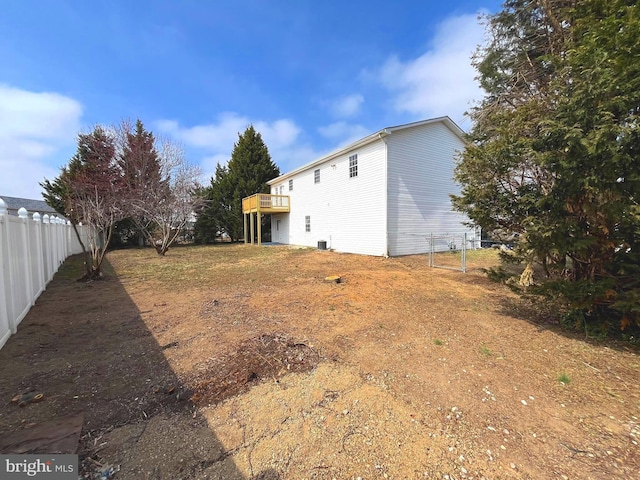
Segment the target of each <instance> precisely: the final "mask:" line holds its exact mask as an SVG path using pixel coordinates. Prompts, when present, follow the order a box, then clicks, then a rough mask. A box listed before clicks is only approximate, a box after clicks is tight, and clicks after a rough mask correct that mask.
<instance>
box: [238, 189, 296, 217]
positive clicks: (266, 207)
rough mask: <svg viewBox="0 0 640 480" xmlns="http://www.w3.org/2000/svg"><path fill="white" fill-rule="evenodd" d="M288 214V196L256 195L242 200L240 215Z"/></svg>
mask: <svg viewBox="0 0 640 480" xmlns="http://www.w3.org/2000/svg"><path fill="white" fill-rule="evenodd" d="M252 212H260V213H288V212H289V196H288V195H271V194H268V193H256V194H255V195H251V196H250V197H245V198H243V199H242V213H252Z"/></svg>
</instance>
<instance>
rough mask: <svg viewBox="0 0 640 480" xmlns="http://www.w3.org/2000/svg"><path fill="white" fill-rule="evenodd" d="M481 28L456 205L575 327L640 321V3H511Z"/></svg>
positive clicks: (537, 0) (514, 0)
mask: <svg viewBox="0 0 640 480" xmlns="http://www.w3.org/2000/svg"><path fill="white" fill-rule="evenodd" d="M488 25H489V31H490V33H491V35H492V37H491V40H490V42H489V43H488V45H487V46H486V47H485V48H484V49H482V50H480V51H479V52H478V55H477V57H476V59H475V65H476V67H477V69H478V72H479V79H480V82H481V84H482V86H483V88H484V89H485V91H486V95H485V98H484V99H483V100H482V102H481V103H480V104H479V105H478V107H477V108H475V109H474V110H473V111H472V112H471V117H472V119H473V120H474V127H473V130H472V132H471V134H470V144H469V147H468V148H467V149H466V150H465V152H464V154H463V155H462V159H461V161H460V163H459V165H458V167H457V170H456V178H457V180H458V181H459V182H460V183H461V184H462V193H461V195H460V196H458V197H454V199H453V201H454V206H455V207H456V208H457V209H459V210H460V211H463V212H465V213H467V214H468V216H469V217H470V218H471V219H472V220H473V221H474V222H476V223H477V224H478V225H480V226H481V227H483V229H485V230H487V231H488V232H489V233H490V234H491V235H493V236H494V237H496V238H497V239H502V240H505V241H509V242H511V243H513V244H514V245H515V247H516V248H515V257H516V258H517V259H520V260H523V261H525V262H526V264H527V268H525V271H524V272H523V275H522V276H521V279H520V284H521V285H529V284H531V283H533V279H532V278H531V274H532V272H533V265H534V264H535V263H539V264H540V265H541V267H542V271H543V272H544V275H543V278H540V279H537V280H536V283H537V286H535V287H533V288H532V289H530V290H529V291H533V292H537V293H542V294H545V295H548V296H549V297H551V298H553V299H554V300H557V301H558V302H560V303H561V304H563V305H565V306H566V307H567V308H568V310H567V312H568V315H567V317H566V318H570V319H572V321H573V323H574V325H576V326H578V325H579V326H582V327H588V326H589V324H595V325H597V326H598V327H603V328H606V327H607V326H611V325H617V326H620V327H622V328H625V327H627V326H629V325H630V324H632V323H636V324H640V267H639V266H640V211H639V208H638V198H639V193H640V182H639V180H640V176H639V175H640V159H639V157H638V155H639V151H640V131H639V128H640V122H639V120H640V118H639V114H640V83H639V82H640V65H639V63H638V58H640V44H639V43H638V42H637V32H638V31H640V6H638V5H637V2H635V1H630V0H611V1H603V0H575V1H567V0H508V1H507V2H505V4H504V7H503V10H502V11H501V12H499V13H498V14H496V15H494V16H492V17H489V23H488Z"/></svg>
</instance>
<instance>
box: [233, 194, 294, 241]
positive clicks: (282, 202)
mask: <svg viewBox="0 0 640 480" xmlns="http://www.w3.org/2000/svg"><path fill="white" fill-rule="evenodd" d="M270 213H289V195H270V194H268V193H256V194H255V195H251V196H250V197H245V198H243V199H242V216H243V217H244V222H243V223H244V243H245V244H251V245H253V243H254V239H255V238H256V235H255V232H254V227H255V226H257V230H258V232H257V233H258V235H257V244H258V245H261V244H262V240H261V237H262V220H261V217H262V215H265V214H267V215H268V214H270ZM254 214H255V215H256V217H255V221H254V216H253V215H254Z"/></svg>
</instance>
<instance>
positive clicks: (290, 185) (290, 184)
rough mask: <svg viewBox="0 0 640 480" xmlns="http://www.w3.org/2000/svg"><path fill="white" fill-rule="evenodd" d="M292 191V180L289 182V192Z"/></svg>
mask: <svg viewBox="0 0 640 480" xmlns="http://www.w3.org/2000/svg"><path fill="white" fill-rule="evenodd" d="M291 190H293V178H292V179H291V180H289V191H291Z"/></svg>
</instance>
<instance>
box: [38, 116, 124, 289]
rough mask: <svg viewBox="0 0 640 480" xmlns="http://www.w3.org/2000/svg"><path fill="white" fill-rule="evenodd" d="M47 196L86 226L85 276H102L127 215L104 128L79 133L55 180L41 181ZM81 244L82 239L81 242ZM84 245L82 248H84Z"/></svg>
mask: <svg viewBox="0 0 640 480" xmlns="http://www.w3.org/2000/svg"><path fill="white" fill-rule="evenodd" d="M41 185H42V187H43V188H44V190H45V193H44V198H45V200H46V201H47V202H48V203H49V205H51V206H52V207H53V208H56V209H57V210H58V211H59V212H60V213H62V214H63V215H65V216H66V217H67V218H69V219H70V221H71V222H72V223H73V224H74V225H76V224H78V223H82V224H83V225H85V226H86V234H87V235H86V238H87V244H88V245H87V247H88V249H87V250H85V253H86V255H87V261H86V262H85V264H86V268H87V272H86V275H85V278H86V279H93V278H98V277H100V276H102V262H103V260H104V257H105V254H106V252H107V248H108V246H109V241H110V240H111V235H112V232H113V226H114V223H115V222H116V221H118V220H119V219H121V218H123V216H124V204H123V202H122V199H123V196H122V182H121V175H120V170H119V169H118V167H117V165H116V163H115V142H114V139H113V137H112V136H111V135H109V134H108V133H107V132H106V131H105V130H104V129H103V128H102V127H99V126H97V127H95V128H94V129H93V130H92V131H91V132H90V133H88V134H79V135H78V149H77V151H76V154H75V155H74V156H73V157H72V158H71V160H70V161H69V163H68V165H67V166H65V167H64V168H62V170H61V172H60V175H59V176H58V177H57V178H55V179H54V180H53V181H49V180H45V181H44V182H43V183H42V184H41ZM81 243H82V242H81ZM84 247H85V246H84V244H83V249H84Z"/></svg>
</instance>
